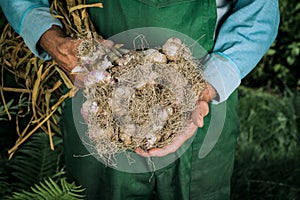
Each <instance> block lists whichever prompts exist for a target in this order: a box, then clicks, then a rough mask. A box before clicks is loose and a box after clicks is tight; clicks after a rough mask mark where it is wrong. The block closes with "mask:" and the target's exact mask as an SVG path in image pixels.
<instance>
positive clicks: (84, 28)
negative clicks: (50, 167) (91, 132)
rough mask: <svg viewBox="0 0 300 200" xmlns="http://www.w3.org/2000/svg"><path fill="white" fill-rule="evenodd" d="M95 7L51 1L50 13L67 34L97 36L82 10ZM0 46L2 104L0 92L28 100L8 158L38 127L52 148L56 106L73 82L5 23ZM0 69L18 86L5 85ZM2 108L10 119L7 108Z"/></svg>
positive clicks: (80, 2)
mask: <svg viewBox="0 0 300 200" xmlns="http://www.w3.org/2000/svg"><path fill="white" fill-rule="evenodd" d="M95 6H97V7H102V4H92V5H86V4H85V1H84V0H76V1H73V0H72V1H70V0H65V1H60V0H54V1H53V3H52V5H51V12H52V11H53V10H55V11H56V12H55V14H54V12H52V14H53V16H54V17H56V18H59V19H60V20H61V21H62V23H63V25H64V27H65V32H66V34H67V35H70V36H77V37H86V35H87V33H93V34H92V36H93V37H95V38H98V39H99V38H101V37H100V36H98V35H97V34H96V33H95V30H94V27H93V25H92V23H91V22H90V19H89V17H88V14H87V12H86V9H85V8H86V7H95ZM0 49H1V52H0V66H1V76H2V77H1V80H2V82H1V90H0V94H1V98H2V101H3V103H4V105H6V100H5V99H6V98H5V95H4V94H7V95H9V93H7V92H15V93H19V94H20V99H22V98H23V97H24V96H27V97H28V100H29V103H28V109H27V111H26V113H19V114H18V115H17V116H16V130H17V133H18V135H19V138H18V140H17V141H16V143H15V145H14V146H13V147H12V148H11V149H10V150H9V152H8V153H9V155H10V157H11V156H13V154H14V152H15V151H16V150H17V149H18V148H19V147H20V145H22V144H23V143H24V142H25V141H26V140H27V139H28V138H29V137H30V136H31V135H32V134H34V133H35V132H36V131H37V130H38V129H42V130H43V131H44V132H45V133H47V134H48V135H49V138H50V145H51V148H52V149H54V144H53V142H52V136H53V134H55V133H60V130H59V126H58V120H59V118H60V115H61V112H60V106H61V104H62V102H63V101H64V100H65V99H66V98H68V97H72V96H73V94H74V92H75V87H74V86H73V83H72V82H71V81H70V79H69V77H68V76H67V75H66V74H65V73H64V72H63V71H62V70H61V69H60V68H59V66H58V65H57V64H56V63H55V62H54V61H44V60H41V59H39V58H37V57H35V56H34V55H33V54H32V52H31V51H30V50H29V49H28V48H27V47H26V45H25V43H24V41H23V40H22V38H21V37H20V36H19V35H18V34H16V33H15V32H14V31H13V30H12V28H11V27H10V26H9V25H6V26H5V28H4V30H3V32H2V35H1V38H0ZM4 70H6V71H8V72H11V73H12V74H14V75H15V79H16V82H17V84H18V85H19V87H18V88H7V87H5V83H4V81H3V73H4ZM64 87H67V88H68V89H69V92H67V93H65V94H63V88H64ZM5 108H6V106H5ZM6 111H7V115H8V117H9V119H11V115H10V113H9V112H8V110H7V108H6ZM22 114H23V115H25V114H26V115H30V120H29V123H28V125H27V126H26V127H25V128H24V129H23V130H20V127H19V119H20V116H21V115H22Z"/></svg>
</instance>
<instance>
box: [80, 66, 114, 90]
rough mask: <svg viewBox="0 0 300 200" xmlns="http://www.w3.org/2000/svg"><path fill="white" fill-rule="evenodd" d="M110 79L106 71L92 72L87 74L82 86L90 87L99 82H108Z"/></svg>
mask: <svg viewBox="0 0 300 200" xmlns="http://www.w3.org/2000/svg"><path fill="white" fill-rule="evenodd" d="M110 78H111V77H110V74H109V73H108V72H106V71H102V70H93V71H91V72H90V73H89V74H88V76H87V78H86V79H85V80H84V85H85V86H86V87H88V86H92V85H94V84H97V83H99V82H104V81H109V80H110Z"/></svg>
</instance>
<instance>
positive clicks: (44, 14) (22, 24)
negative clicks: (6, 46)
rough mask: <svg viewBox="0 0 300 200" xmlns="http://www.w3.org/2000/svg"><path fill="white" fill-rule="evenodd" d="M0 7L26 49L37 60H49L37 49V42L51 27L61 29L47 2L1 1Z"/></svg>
mask: <svg viewBox="0 0 300 200" xmlns="http://www.w3.org/2000/svg"><path fill="white" fill-rule="evenodd" d="M0 5H1V8H2V10H3V13H4V15H5V16H6V18H7V20H8V21H9V23H10V24H11V26H12V27H13V29H14V30H15V31H16V32H17V33H18V34H19V35H20V36H21V37H22V38H23V40H24V42H25V44H26V45H27V46H28V48H29V49H30V50H31V51H32V52H33V53H34V54H35V55H36V56H38V57H39V58H42V59H50V56H49V55H48V54H47V53H46V52H44V51H41V50H40V49H38V48H37V44H38V41H39V39H40V38H41V36H42V35H43V33H45V32H46V31H47V30H48V29H49V28H51V26H52V25H57V26H60V27H62V24H61V22H60V21H59V20H58V19H56V18H54V17H52V16H51V14H50V8H49V2H48V0H13V1H12V0H3V1H0Z"/></svg>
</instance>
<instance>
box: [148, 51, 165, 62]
mask: <svg viewBox="0 0 300 200" xmlns="http://www.w3.org/2000/svg"><path fill="white" fill-rule="evenodd" d="M144 54H145V58H144V59H146V60H147V61H148V62H150V63H161V64H163V63H167V57H166V56H165V55H164V54H162V53H160V52H159V51H158V50H156V49H147V50H145V51H144Z"/></svg>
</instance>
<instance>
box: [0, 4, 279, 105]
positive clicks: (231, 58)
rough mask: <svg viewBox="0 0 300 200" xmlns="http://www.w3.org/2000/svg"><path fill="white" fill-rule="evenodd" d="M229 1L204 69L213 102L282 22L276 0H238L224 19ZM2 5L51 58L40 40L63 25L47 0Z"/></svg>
mask: <svg viewBox="0 0 300 200" xmlns="http://www.w3.org/2000/svg"><path fill="white" fill-rule="evenodd" d="M222 2H225V3H223V4H224V5H222ZM228 2H231V3H230V4H232V2H233V1H228V0H227V1H226V0H217V5H218V22H220V23H218V26H217V31H216V38H215V46H214V49H213V53H211V54H210V56H209V58H208V59H207V62H206V63H205V68H204V77H205V79H206V80H207V81H208V82H209V83H210V84H211V85H212V86H213V87H214V88H215V89H216V91H217V93H218V98H217V99H215V100H214V101H213V103H220V102H223V101H225V100H226V99H227V98H228V97H229V96H230V94H231V93H232V92H233V91H234V90H235V89H236V88H237V87H238V86H239V85H240V83H241V79H242V78H244V77H245V76H246V75H247V74H248V73H249V72H250V71H251V70H252V69H253V68H254V67H255V66H256V65H257V63H258V62H259V60H260V59H261V58H262V57H263V55H264V54H265V53H266V51H267V50H268V49H269V47H270V46H271V44H272V42H273V41H274V40H275V37H276V35H277V30H278V25H279V7H278V1H277V0H237V1H236V3H234V4H232V5H233V6H232V9H233V10H232V11H230V15H229V16H228V18H227V19H226V20H225V21H224V22H221V21H222V17H224V16H225V15H224V14H225V13H226V12H227V11H228V6H227V7H226V6H225V5H228ZM0 5H1V8H2V10H3V12H4V14H5V16H6V17H7V19H8V21H9V22H10V24H11V25H12V27H13V28H14V30H15V31H16V32H17V33H18V34H20V36H21V37H22V38H23V39H24V41H25V43H26V45H27V46H28V47H29V49H30V50H31V51H32V52H33V53H34V54H35V55H37V56H38V57H40V58H42V59H50V56H49V55H48V54H46V53H45V52H43V51H38V49H37V43H38V41H39V39H40V37H41V36H42V34H43V33H44V32H45V31H46V30H48V29H49V28H50V27H51V26H52V25H58V26H61V27H62V24H61V23H60V21H59V20H58V19H55V18H53V17H52V16H51V14H50V12H49V3H48V0H0ZM224 8H225V9H224Z"/></svg>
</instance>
